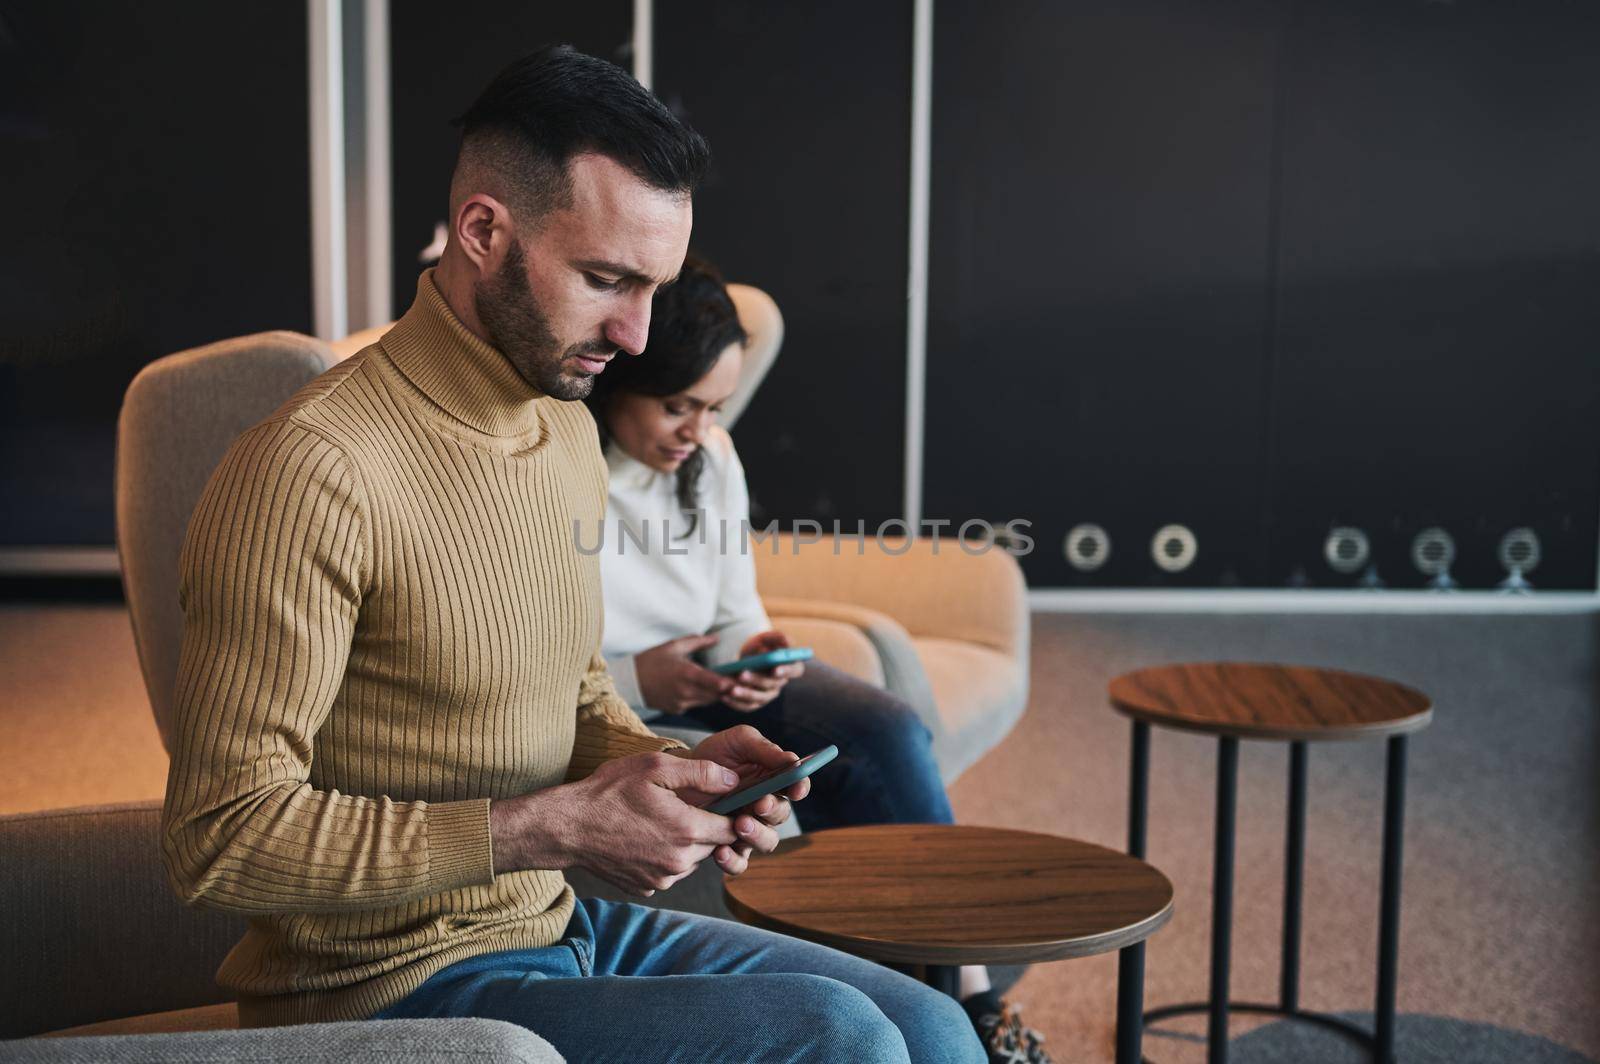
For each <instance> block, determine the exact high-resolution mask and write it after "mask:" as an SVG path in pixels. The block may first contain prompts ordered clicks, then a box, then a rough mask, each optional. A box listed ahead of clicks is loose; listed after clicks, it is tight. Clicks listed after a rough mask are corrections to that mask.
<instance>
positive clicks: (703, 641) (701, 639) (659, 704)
mask: <svg viewBox="0 0 1600 1064" xmlns="http://www.w3.org/2000/svg"><path fill="white" fill-rule="evenodd" d="M716 641H717V637H716V636H714V635H686V636H684V637H683V638H681V639H674V640H672V641H671V642H667V643H662V644H661V645H660V646H658V647H651V648H650V649H649V650H646V651H643V652H641V653H639V654H635V655H634V657H633V668H634V672H635V673H636V674H637V675H638V677H639V694H640V695H641V696H643V698H644V704H645V705H647V706H649V707H650V708H651V709H659V710H661V711H662V712H663V713H674V714H676V713H682V712H684V711H685V710H689V709H693V708H695V707H696V706H708V705H710V704H711V703H713V702H715V701H717V700H718V699H725V698H726V697H727V696H728V695H730V694H732V693H733V691H734V690H736V689H737V688H738V684H737V683H735V682H734V680H733V678H732V677H729V676H720V675H718V674H717V673H714V672H712V671H711V670H710V669H707V668H703V667H702V666H700V665H699V664H698V663H697V662H695V661H694V660H693V659H692V658H690V657H689V655H690V654H693V653H694V652H695V651H697V650H704V649H705V648H706V647H709V646H713V645H715V643H716Z"/></svg>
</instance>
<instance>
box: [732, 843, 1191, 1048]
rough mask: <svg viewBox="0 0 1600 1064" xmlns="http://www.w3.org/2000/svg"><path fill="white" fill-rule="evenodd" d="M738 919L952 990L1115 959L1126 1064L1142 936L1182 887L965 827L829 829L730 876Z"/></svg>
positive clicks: (1134, 1036)
mask: <svg viewBox="0 0 1600 1064" xmlns="http://www.w3.org/2000/svg"><path fill="white" fill-rule="evenodd" d="M723 895H724V897H725V898H726V899H727V903H728V909H729V911H731V912H732V913H733V914H734V916H736V917H738V918H739V919H740V920H742V921H744V922H745V923H748V924H754V925H756V926H758V927H764V928H767V929H768V930H772V931H779V932H782V933H784V934H787V935H793V936H795V937H796V938H803V939H808V940H809V941H812V942H818V943H821V944H822V945H825V946H832V947H834V948H836V949H840V950H844V951H845V952H847V953H853V954H855V955H856V956H858V957H865V958H867V959H869V960H875V961H880V962H885V963H890V964H911V965H921V966H924V967H925V969H926V970H927V974H928V981H929V982H930V983H933V984H934V985H935V986H938V987H940V988H941V989H943V990H945V991H946V992H947V993H951V994H954V993H955V975H956V972H957V969H956V968H955V967H954V966H955V965H962V964H1024V963H1032V962H1037V961H1050V960H1060V959H1063V958H1067V957H1087V956H1090V955H1091V954H1096V953H1107V952H1109V951H1111V950H1119V951H1120V954H1119V957H1118V966H1117V1058H1116V1059H1117V1062H1118V1064H1133V1062H1135V1061H1138V1060H1139V1059H1140V1057H1141V1053H1140V1040H1141V1036H1142V1033H1143V1021H1142V1016H1143V1013H1144V1005H1143V1002H1144V940H1145V939H1146V938H1148V937H1149V936H1150V935H1152V934H1154V933H1155V932H1156V931H1157V930H1158V929H1159V928H1161V927H1162V926H1163V925H1164V924H1165V923H1166V922H1167V921H1168V920H1169V919H1170V918H1171V916H1172V884H1171V882H1169V881H1168V879H1167V877H1166V876H1164V875H1162V874H1161V873H1160V872H1158V871H1157V870H1156V869H1154V868H1152V867H1150V866H1149V865H1148V864H1146V863H1145V862H1144V861H1142V860H1138V859H1136V858H1133V857H1129V856H1128V855H1127V854H1124V853H1119V852H1118V851H1116V850H1109V849H1106V848H1105V847H1103V846H1095V845H1092V844H1090V843H1087V842H1079V841H1077V840H1075V839H1064V838H1059V837H1057V836H1054V835H1043V834H1038V833H1035V832H1030V831H1009V830H1005V829H1001V828H984V827H970V826H966V825H957V824H881V825H872V826H867V827H851V828H833V829H830V830H827V831H817V832H811V833H808V834H805V835H801V836H799V837H797V838H792V839H785V840H784V841H783V842H781V843H779V844H778V848H777V849H776V850H775V851H774V852H773V853H771V854H769V855H767V856H765V857H761V858H758V859H756V860H753V861H751V862H750V868H749V870H748V871H746V872H745V873H744V874H743V875H741V876H734V877H730V878H728V879H726V880H724V883H723Z"/></svg>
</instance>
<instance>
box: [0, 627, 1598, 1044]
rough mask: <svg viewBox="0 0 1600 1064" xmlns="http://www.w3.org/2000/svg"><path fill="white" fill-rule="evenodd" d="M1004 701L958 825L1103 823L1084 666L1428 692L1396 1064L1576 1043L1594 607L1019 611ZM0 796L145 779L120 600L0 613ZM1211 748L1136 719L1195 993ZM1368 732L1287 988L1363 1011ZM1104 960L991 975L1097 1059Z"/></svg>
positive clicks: (1594, 850)
mask: <svg viewBox="0 0 1600 1064" xmlns="http://www.w3.org/2000/svg"><path fill="white" fill-rule="evenodd" d="M1034 626H1035V627H1034V642H1033V689H1032V697H1031V699H1030V704H1029V709H1028V713H1027V715H1026V716H1025V717H1024V718H1023V720H1022V722H1021V723H1020V724H1019V725H1018V726H1017V728H1016V729H1015V730H1014V731H1013V732H1012V733H1011V735H1010V736H1009V737H1007V739H1006V740H1005V741H1004V742H1003V743H1002V744H1001V745H1000V746H999V747H997V748H996V749H995V750H994V751H993V752H991V753H990V754H989V755H988V756H987V757H985V758H984V759H983V760H982V761H981V762H979V764H977V765H976V766H974V767H973V768H972V769H971V770H970V771H969V772H967V773H966V774H965V775H964V776H963V777H962V778H961V779H960V780H959V781H957V783H956V785H955V786H954V788H953V790H952V796H953V798H954V802H955V806H956V811H957V814H958V815H959V816H960V817H961V819H962V820H964V821H966V822H968V823H986V824H995V825H1001V826H1010V827H1021V828H1032V829H1036V830H1048V831H1055V832H1060V833H1063V834H1068V835H1074V836H1077V837H1080V838H1084V839H1088V840H1090V841H1093V842H1099V843H1102V844H1104V845H1108V846H1116V847H1121V846H1122V845H1123V843H1124V841H1125V830H1126V828H1125V824H1126V799H1127V759H1128V726H1127V723H1126V721H1124V720H1123V719H1122V718H1120V717H1118V716H1117V715H1116V714H1114V713H1113V712H1112V711H1111V710H1110V709H1109V708H1108V707H1107V705H1106V701H1105V688H1106V683H1107V682H1108V681H1109V680H1110V678H1111V677H1112V676H1114V675H1115V674H1117V673H1119V672H1122V671H1125V670H1127V669H1131V668H1136V667H1139V666H1143V665H1149V664H1156V663H1160V662H1170V661H1182V660H1197V659H1208V658H1231V659H1235V660H1279V661H1287V662H1298V663H1307V664H1322V665H1331V666H1337V667H1340V668H1346V669H1354V670H1359V671H1367V672H1373V673H1377V674H1380V675H1386V676H1392V677H1394V678H1395V679H1399V680H1404V681H1406V682H1408V683H1411V684H1414V685H1416V686H1418V687H1420V688H1422V689H1423V690H1425V691H1427V692H1429V693H1430V694H1431V695H1432V696H1433V697H1434V699H1435V702H1436V704H1437V710H1436V714H1435V719H1434V723H1433V725H1432V726H1431V727H1430V728H1429V729H1428V730H1427V731H1424V732H1422V733H1420V734H1419V735H1417V736H1416V737H1414V738H1413V740H1412V744H1411V775H1410V787H1409V799H1410V800H1409V804H1408V809H1407V828H1406V867H1405V908H1404V916H1403V923H1402V942H1401V955H1400V992H1399V1003H1400V1008H1401V1011H1402V1013H1403V1014H1404V1015H1403V1016H1402V1018H1401V1022H1400V1024H1399V1048H1400V1051H1401V1059H1402V1060H1403V1061H1407V1062H1411V1064H1435V1062H1440V1064H1442V1062H1446V1061H1449V1062H1465V1064H1482V1062H1488V1061H1519V1062H1520V1061H1527V1062H1529V1064H1546V1062H1548V1064H1575V1061H1577V1060H1580V1059H1584V1058H1588V1059H1600V1024H1597V1020H1596V1006H1597V1005H1600V963H1597V961H1600V782H1597V777H1596V765H1597V754H1600V697H1597V687H1600V674H1597V664H1600V619H1597V618H1595V617H1593V616H1566V617H1557V616H1524V617H1512V616H1456V617H1450V616H1440V617H1413V616H1395V617H1357V616H1326V617H1317V616H1304V617H1295V616H1225V617H1212V616H1203V615H1170V616H1070V615H1049V614H1041V615H1036V616H1035V619H1034ZM0 735H3V736H4V751H5V754H6V762H7V764H8V765H9V766H10V768H9V769H8V771H7V772H6V773H4V774H0V812H10V811H17V810H21V809H39V808H49V807H53V806H61V805H75V804H85V803H89V802H105V801H122V800H128V799H132V798H145V797H159V796H160V794H161V790H162V784H163V782H164V780H165V768H166V766H165V755H164V753H163V752H162V750H161V746H160V742H159V740H158V739H157V737H156V733H155V727H154V724H153V723H152V721H151V718H150V715H149V710H148V708H147V705H146V703H145V696H144V691H143V686H142V683H141V681H140V678H139V671H138V666H137V661H136V659H135V657H134V652H133V644H132V639H131V636H130V633H129V631H128V624H127V617H126V614H125V613H124V612H123V611H122V610H120V609H117V608H110V607H102V606H95V607H59V608H48V609H40V608H19V607H15V606H8V607H5V608H3V609H0ZM1215 759H1216V752H1215V743H1214V742H1212V741H1210V740H1208V739H1206V738H1204V737H1202V736H1196V735H1185V734H1180V733H1175V732H1164V731H1157V732H1156V733H1155V735H1154V742H1153V744H1152V762H1151V793H1150V797H1151V808H1150V860H1151V861H1152V862H1153V863H1154V864H1156V865H1157V866H1158V867H1160V868H1161V869H1162V870H1163V871H1164V872H1166V873H1167V875H1168V876H1170V877H1171V879H1172V881H1173V883H1174V884H1175V886H1176V888H1177V907H1176V912H1175V915H1174V917H1173V920H1172V923H1171V924H1169V925H1168V926H1167V927H1166V928H1165V929H1163V930H1162V931H1161V932H1160V933H1159V934H1157V936H1156V937H1155V938H1154V939H1152V940H1151V943H1150V946H1149V954H1148V957H1147V986H1146V1002H1147V1004H1149V1005H1151V1006H1154V1005H1159V1004H1166V1003H1172V1002H1179V1001H1190V1000H1195V999H1199V998H1203V997H1204V996H1205V994H1206V973H1207V959H1208V949H1209V945H1208V943H1209V925H1210V918H1209V912H1210V908H1209V907H1210V883H1211V830H1212V817H1211V810H1212V795H1213V786H1214V779H1215V775H1214V773H1215ZM1285 771H1286V752H1285V749H1284V747H1283V746H1282V745H1281V744H1277V743H1265V742H1248V743H1244V744H1243V745H1242V749H1241V757H1240V790H1239V844H1238V867H1237V873H1236V875H1237V889H1236V893H1235V906H1236V916H1235V937H1234V958H1233V964H1234V979H1233V991H1234V994H1235V996H1236V997H1238V998H1240V999H1248V1000H1269V999H1270V998H1271V997H1272V996H1273V995H1274V993H1275V991H1276V986H1277V958H1278V931H1279V920H1280V919H1281V908H1280V903H1281V890H1282V886H1281V883H1282V871H1283V815H1284V804H1285V803H1284V785H1285ZM1382 784H1383V745H1382V743H1379V742H1363V743H1339V744H1329V745H1326V746H1320V747H1313V749H1312V752H1311V802H1310V816H1309V841H1308V853H1307V867H1306V873H1307V882H1306V898H1305V912H1306V921H1305V942H1304V962H1303V984H1302V1000H1303V1002H1304V1003H1305V1004H1306V1006H1307V1007H1310V1008H1316V1009H1322V1010H1325V1011H1330V1012H1340V1013H1345V1014H1362V1013H1370V1012H1371V1010H1372V984H1373V970H1374V965H1375V958H1376V953H1377V930H1376V928H1377V907H1378V854H1379V843H1380V832H1379V829H1380V825H1381V821H1382ZM1115 979H1116V965H1115V961H1114V960H1113V959H1112V958H1110V957H1097V958H1089V959H1085V960H1078V961H1067V962H1060V963H1055V964H1045V965H1036V966H1034V967H1032V968H1030V969H1028V970H1027V971H1026V972H1025V973H1023V974H1022V976H1021V979H1020V982H1018V984H1017V985H1016V986H1015V988H1013V990H1012V994H1013V996H1014V997H1015V998H1016V999H1017V1000H1020V1001H1021V1002H1023V1003H1024V1005H1025V1013H1024V1015H1025V1016H1026V1017H1027V1018H1028V1020H1029V1021H1030V1022H1031V1023H1034V1024H1036V1025H1037V1026H1038V1027H1039V1028H1040V1029H1042V1030H1043V1031H1044V1032H1045V1034H1046V1036H1047V1045H1048V1047H1049V1048H1050V1049H1052V1050H1053V1051H1054V1052H1055V1054H1056V1057H1057V1059H1058V1060H1061V1061H1109V1060H1110V1059H1111V1055H1112V1054H1111V1047H1112V1031H1113V1024H1112V1016H1113V1007H1114V1002H1115ZM1235 1032H1236V1034H1235V1046H1236V1048H1237V1052H1236V1053H1235V1054H1234V1056H1235V1059H1236V1060H1238V1061H1245V1062H1249V1061H1327V1062H1330V1064H1338V1062H1342V1061H1345V1060H1356V1059H1360V1058H1359V1056H1353V1055H1351V1054H1350V1052H1349V1051H1348V1049H1347V1048H1346V1046H1345V1045H1344V1044H1343V1043H1341V1042H1339V1041H1338V1040H1337V1039H1329V1038H1326V1037H1324V1036H1321V1035H1320V1034H1318V1033H1317V1032H1315V1031H1306V1030H1304V1029H1301V1028H1299V1027H1296V1026H1294V1025H1289V1024H1281V1023H1263V1021H1260V1020H1250V1019H1242V1018H1241V1020H1240V1021H1239V1022H1238V1023H1237V1024H1236V1026H1235ZM1203 1033H1204V1026H1203V1022H1202V1021H1201V1020H1199V1019H1195V1020H1193V1021H1190V1020H1185V1021H1182V1022H1174V1023H1171V1024H1164V1025H1162V1029H1161V1030H1160V1031H1153V1032H1151V1033H1150V1036H1149V1037H1148V1038H1147V1039H1146V1051H1147V1054H1148V1055H1149V1057H1150V1058H1151V1059H1152V1060H1155V1061H1159V1062H1162V1064H1187V1062H1191V1061H1200V1060H1202V1059H1203V1058H1204V1045H1203V1042H1202V1041H1199V1040H1197V1036H1201V1035H1203Z"/></svg>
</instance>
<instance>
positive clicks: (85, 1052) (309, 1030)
mask: <svg viewBox="0 0 1600 1064" xmlns="http://www.w3.org/2000/svg"><path fill="white" fill-rule="evenodd" d="M561 1060H562V1056H561V1054H560V1053H557V1052H556V1051H555V1048H554V1047H553V1046H551V1045H550V1043H549V1042H546V1041H545V1040H544V1039H542V1038H540V1037H539V1036H538V1035H536V1034H534V1033H533V1032H532V1031H529V1030H527V1029H525V1028H522V1027H518V1026H517V1025H516V1024H512V1023H505V1022H503V1021H501V1020H476V1019H473V1020H364V1021H360V1022H356V1023H312V1024H303V1025H300V1026H295V1027H264V1028H260V1029H258V1030H248V1031H199V1032H192V1033H187V1034H136V1035H119V1036H115V1037H111V1038H39V1039H30V1040H28V1041H22V1042H0V1061H7V1062H10V1061H16V1062H17V1064H80V1062H81V1064H88V1062H91V1061H93V1062H97V1064H98V1062H110V1064H232V1062H233V1061H249V1062H260V1064H277V1062H279V1061H285V1062H287V1061H328V1062H329V1064H369V1062H371V1064H396V1062H399V1061H405V1062H406V1064H468V1062H473V1061H496V1062H501V1061H503V1062H505V1064H559V1062H560V1061H561Z"/></svg>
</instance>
